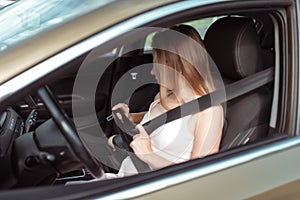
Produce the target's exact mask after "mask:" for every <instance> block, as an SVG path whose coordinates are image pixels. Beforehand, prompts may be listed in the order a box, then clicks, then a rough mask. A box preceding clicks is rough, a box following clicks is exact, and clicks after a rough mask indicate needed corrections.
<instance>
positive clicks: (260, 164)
mask: <svg viewBox="0 0 300 200" xmlns="http://www.w3.org/2000/svg"><path fill="white" fill-rule="evenodd" d="M297 6H298V2H295V1H282V0H278V1H272V2H270V1H232V2H231V1H226V2H223V1H206V2H200V1H190V2H189V3H187V2H177V3H172V4H169V5H166V6H162V7H161V8H156V9H152V10H150V11H148V12H145V13H144V14H141V15H137V16H135V17H133V18H131V19H127V20H124V21H123V22H122V23H120V24H118V25H116V26H112V27H111V28H109V29H107V30H106V31H107V32H108V33H110V34H112V35H113V34H115V39H116V40H110V39H111V38H110V39H107V40H106V42H107V43H106V45H103V46H102V45H101V46H100V49H101V48H104V50H103V52H105V50H108V49H112V47H113V48H114V47H115V46H116V43H117V44H119V43H122V42H121V41H122V40H124V38H126V34H124V35H125V36H124V35H123V34H119V32H117V33H116V30H120V31H121V28H122V27H124V26H125V27H127V28H126V31H125V32H127V31H128V32H130V30H132V28H137V27H148V26H152V27H153V26H164V27H168V26H172V25H175V24H178V23H186V22H191V21H194V20H196V21H197V20H200V21H201V20H202V19H206V18H218V17H221V16H228V15H230V16H235V17H245V16H246V17H251V18H252V19H254V20H253V21H255V22H256V23H255V25H256V28H257V33H258V35H259V37H260V42H261V43H260V45H261V47H262V48H263V50H264V51H263V54H264V58H265V59H264V63H265V64H270V63H271V64H270V65H274V66H273V67H274V82H273V84H272V85H271V87H270V89H271V90H272V95H273V96H272V107H271V108H270V109H271V110H270V112H271V114H270V119H269V123H268V133H267V137H266V138H263V139H262V140H258V141H254V142H253V143H250V144H247V145H241V146H239V147H237V148H233V149H228V150H226V151H222V152H220V153H218V154H215V155H212V156H208V157H205V158H200V159H195V160H191V161H189V162H185V163H181V164H178V165H174V166H170V167H167V168H164V169H161V170H157V171H153V172H150V173H145V174H139V175H136V176H132V177H125V178H121V179H117V180H116V179H115V180H106V181H94V182H90V183H86V184H82V185H73V186H67V187H66V186H64V185H58V186H53V187H41V188H30V189H23V190H18V189H13V190H12V191H4V192H1V193H2V194H1V193H0V195H3V197H19V196H22V195H27V196H29V197H36V196H39V197H41V198H49V197H51V198H74V199H80V198H103V199H130V198H137V199H158V198H172V199H182V198H187V197H188V198H192V199H198V198H204V199H220V198H222V199H224V198H225V199H244V198H253V199H260V198H264V197H265V198H267V197H268V195H274V194H275V195H276V194H278V193H277V191H276V188H278V187H279V189H282V188H285V187H289V188H290V189H292V190H293V189H294V190H293V192H289V194H286V193H282V194H284V195H291V196H292V197H297V195H299V193H297V191H296V190H295V189H296V188H297V187H295V186H294V185H290V183H294V184H295V185H298V184H299V173H298V169H299V167H300V166H299V163H300V162H299V154H298V152H299V142H300V140H299V136H298V135H299V130H300V129H299V124H300V123H299V111H298V109H297V107H298V103H299V99H298V96H299V95H298V92H299V88H298V87H299V86H298V82H299V77H298V76H299V74H298V73H297V72H298V68H299V66H298V64H299V55H298V53H299V51H298V48H299V39H298V38H297V37H298V34H297V33H298V22H297V16H298V9H299V8H298V7H297ZM261 16H267V17H268V18H267V19H266V20H262V21H260V20H259V19H260V17H261ZM145 19H146V20H145ZM261 23H266V24H261ZM268 23H271V24H268ZM269 26H270V27H271V28H270V27H269ZM266 30H272V32H267V31H266ZM107 32H99V33H98V34H99V35H98V36H99V37H100V38H102V39H103V38H105V37H104V36H105V34H107ZM270 33H273V34H274V36H273V37H271V38H269V37H267V36H268V34H270ZM101 36H102V37H101ZM117 36H118V37H117ZM220 37H222V36H220ZM113 38H114V37H113ZM89 39H90V38H88V39H87V41H88V40H89ZM268 40H271V42H270V43H271V45H269V41H268ZM102 42H103V41H101V42H99V43H101V44H103V43H102ZM117 46H119V45H117ZM146 52H147V51H143V53H144V54H146ZM134 57H135V56H133V58H134ZM64 67H65V66H63V67H62V68H64ZM57 73H58V74H59V72H57ZM60 73H61V72H60ZM71 79H72V78H71ZM59 85H60V84H59ZM55 87H58V86H55ZM241 88H243V87H242V86H241ZM253 106H255V105H253ZM106 111H107V110H106ZM106 114H107V112H106ZM106 114H105V115H106ZM95 148H96V147H95ZM94 150H95V149H93V148H91V151H94ZM95 151H96V150H95ZM97 153H98V152H97ZM280 186H282V187H280ZM272 189H273V190H272ZM274 189H275V190H274ZM268 191H269V192H268ZM273 192H274V193H273ZM294 192H295V193H294ZM264 194H265V195H266V196H263V195H264ZM259 195H262V196H259ZM273 197H274V196H273Z"/></svg>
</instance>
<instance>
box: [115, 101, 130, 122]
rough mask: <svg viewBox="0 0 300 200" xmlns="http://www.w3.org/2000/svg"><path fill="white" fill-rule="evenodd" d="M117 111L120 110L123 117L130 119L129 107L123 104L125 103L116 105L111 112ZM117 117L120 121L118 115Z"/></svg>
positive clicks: (120, 117)
mask: <svg viewBox="0 0 300 200" xmlns="http://www.w3.org/2000/svg"><path fill="white" fill-rule="evenodd" d="M117 109H122V110H123V112H124V114H125V116H126V117H128V118H129V119H130V115H129V107H128V105H127V104H125V103H118V104H117V105H115V106H114V107H113V108H112V110H117ZM117 117H118V118H119V119H120V120H122V116H121V115H120V114H119V113H117Z"/></svg>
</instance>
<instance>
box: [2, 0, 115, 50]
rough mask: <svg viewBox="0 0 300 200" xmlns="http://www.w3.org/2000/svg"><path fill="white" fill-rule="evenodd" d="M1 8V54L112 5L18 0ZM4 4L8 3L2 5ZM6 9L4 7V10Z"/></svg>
mask: <svg viewBox="0 0 300 200" xmlns="http://www.w3.org/2000/svg"><path fill="white" fill-rule="evenodd" d="M0 2H2V3H3V5H2V9H1V7H0V9H1V10H0V54H1V53H2V52H4V51H6V50H7V49H9V48H11V47H13V46H15V45H17V44H19V43H21V42H23V41H25V40H27V39H30V38H32V37H34V36H35V35H37V34H39V33H41V32H43V31H45V30H48V29H51V28H53V27H55V26H57V25H60V24H62V23H65V22H67V21H70V20H71V19H73V18H75V17H77V16H80V15H83V14H85V13H88V12H90V11H91V10H94V9H96V8H99V7H101V6H104V5H106V4H108V3H111V2H112V0H101V1H95V0H84V1H83V0H20V1H16V2H15V3H13V2H12V1H9V2H4V1H3V0H0ZM5 3H7V4H5ZM5 6H6V7H5Z"/></svg>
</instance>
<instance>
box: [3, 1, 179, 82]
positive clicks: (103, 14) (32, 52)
mask: <svg viewBox="0 0 300 200" xmlns="http://www.w3.org/2000/svg"><path fill="white" fill-rule="evenodd" d="M172 2H176V0H152V1H139V0H122V1H114V2H112V3H110V4H108V5H107V6H104V7H100V8H98V9H96V10H94V11H92V12H90V13H88V14H85V15H83V16H80V17H78V18H75V19H74V20H72V21H70V22H67V23H66V24H64V25H63V26H58V27H56V28H53V29H52V30H49V31H47V32H45V33H43V34H40V35H38V36H36V37H34V38H32V39H30V40H28V41H26V42H24V43H23V44H20V45H18V46H16V47H14V48H11V49H9V50H7V51H6V52H4V53H3V54H1V55H0V63H1V67H0V84H2V83H4V82H6V81H7V80H9V79H11V78H13V77H15V76H16V75H18V74H20V73H22V72H23V71H26V70H27V69H29V68H31V67H33V66H34V65H36V64H38V63H40V62H42V61H44V60H46V59H47V58H49V57H51V56H53V55H55V54H56V53H58V52H60V51H62V50H64V49H66V48H68V47H70V46H72V45H74V44H76V43H78V42H80V41H82V40H84V39H85V38H88V37H89V36H92V35H93V34H96V33H97V32H100V31H102V30H105V29H106V28H108V27H111V26H113V25H114V24H117V23H119V22H121V21H124V20H125V19H128V18H130V17H133V16H135V15H138V14H141V13H143V12H146V11H148V10H151V9H154V8H157V7H161V6H163V5H167V4H169V3H172ZM132 5H134V6H132ZM58 38H59V40H58Z"/></svg>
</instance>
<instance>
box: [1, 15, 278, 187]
mask: <svg viewBox="0 0 300 200" xmlns="http://www.w3.org/2000/svg"><path fill="white" fill-rule="evenodd" d="M199 21H200V22H207V21H209V24H208V25H206V26H205V28H204V29H205V31H204V33H202V32H201V31H202V30H200V29H201V28H203V27H202V26H195V25H194V24H197V23H198V22H199ZM192 22H193V23H192ZM194 22H197V23H194ZM179 23H185V24H189V25H191V26H195V28H196V29H197V30H199V33H200V35H201V37H202V39H203V41H204V44H205V47H206V49H207V51H208V53H209V55H210V57H211V60H212V62H214V64H215V65H216V66H217V69H218V72H217V73H219V74H220V75H221V77H222V81H223V83H221V85H223V86H224V87H225V88H226V86H228V85H230V84H232V83H235V82H237V81H239V80H242V79H245V78H247V77H250V76H252V75H253V76H252V77H255V75H256V74H257V73H258V72H261V71H264V70H266V69H270V68H272V70H273V68H274V67H275V64H276V63H275V39H274V32H275V31H274V26H273V23H274V20H273V19H272V17H271V15H270V13H267V12H259V11H257V12H251V13H244V12H242V13H236V14H234V15H233V14H230V15H229V14H224V13H222V15H220V16H213V17H210V16H206V17H199V16H190V17H189V18H187V19H184V20H183V19H180V20H176V18H175V20H172V21H170V22H168V23H165V24H164V25H165V26H166V27H168V26H173V25H175V24H179ZM202 24H203V23H202ZM159 25H161V24H157V26H159ZM132 34H135V33H130V34H128V35H124V36H122V38H119V39H118V40H116V42H115V43H113V44H107V45H108V46H109V47H110V48H109V49H108V48H106V49H105V48H103V47H99V49H95V50H93V52H88V53H86V54H84V55H81V56H79V57H77V58H76V59H74V60H72V61H71V62H69V63H67V64H65V65H64V66H63V67H62V68H61V70H59V71H58V72H54V73H53V74H52V75H51V76H49V77H50V78H49V77H48V78H45V79H44V80H43V82H47V86H46V87H42V89H39V90H37V91H35V92H30V93H29V92H27V95H26V97H25V98H22V99H18V101H16V103H15V104H14V105H12V106H11V107H9V108H7V109H6V111H5V112H3V113H2V114H1V115H0V131H1V135H0V150H1V151H0V157H1V166H6V169H7V170H6V173H5V174H3V173H1V174H0V176H1V179H2V180H4V181H2V184H1V186H0V187H1V188H5V189H7V188H19V187H25V186H35V185H51V184H65V183H66V182H68V181H77V180H90V179H93V176H92V175H95V173H101V172H98V171H97V170H98V169H95V168H97V167H95V166H94V165H96V164H95V163H97V164H99V165H101V168H102V170H103V171H104V172H111V173H117V172H118V168H119V167H120V165H121V162H122V160H123V159H124V158H125V157H126V155H127V154H126V153H124V151H122V150H121V151H113V150H112V149H111V148H110V147H109V146H107V145H106V143H107V138H109V137H110V136H111V135H113V134H116V133H118V132H119V131H120V130H119V128H118V126H117V125H116V123H115V122H114V120H113V118H112V110H111V108H112V106H113V105H115V104H116V103H119V102H125V103H128V105H129V107H130V109H131V112H142V111H146V110H148V107H149V105H150V103H151V102H152V101H153V99H154V98H155V96H156V95H157V93H158V92H159V85H158V84H156V83H155V80H154V78H153V77H152V76H151V75H150V70H151V68H152V65H151V63H152V59H153V58H152V51H151V48H150V49H149V48H146V45H147V42H148V39H149V37H150V36H151V35H153V31H152V32H151V31H144V32H143V31H142V32H139V37H134V39H132V37H131V36H132ZM128 38H131V39H128ZM148 43H149V42H148ZM150 43H151V42H150ZM148 45H149V44H148ZM104 46H105V45H104ZM141 46H142V47H143V48H140V47H141ZM103 49H104V50H103ZM132 49H133V50H132ZM102 66H107V67H106V68H103V67H102ZM143 67H144V68H143ZM83 69H84V70H83ZM80 70H82V71H80ZM99 71H101V74H102V76H100V77H99V73H100V72H99ZM79 72H81V73H79ZM213 73H214V72H213ZM78 74H80V76H78ZM121 79H123V80H124V81H125V82H126V84H122V83H120V80H121ZM271 79H272V80H273V77H272V78H271ZM253 80H256V79H253ZM77 81H79V83H84V85H85V86H84V88H83V89H82V90H81V91H82V93H76V90H74V86H75V85H76V84H77ZM94 83H97V85H96V87H95V89H94V90H92V89H91V90H92V92H94V95H90V91H89V85H90V84H94ZM253 84H254V83H253ZM87 87H88V88H87ZM116 87H118V89H117V90H116ZM245 87H246V86H245V85H241V86H240V88H241V89H240V90H242V91H243V88H245ZM129 88H133V89H129ZM273 91H274V82H273V81H269V82H268V83H267V84H265V85H264V86H260V87H259V88H257V89H254V90H252V91H250V92H244V94H242V95H239V96H237V97H234V98H232V100H230V101H226V102H222V105H223V106H224V108H225V110H226V111H225V116H224V119H225V120H224V128H223V134H222V140H221V147H220V151H221V152H224V151H228V150H231V149H238V148H239V147H241V146H245V145H251V144H253V143H257V142H259V141H262V140H266V139H269V138H271V137H274V134H273V132H274V129H275V127H273V125H272V124H271V122H270V121H271V116H272V112H273V111H272V102H273V98H274V95H273ZM233 93H234V92H233ZM49 99H52V100H51V101H48V100H49ZM53 102H54V103H53ZM51 103H52V104H51ZM51 105H52V106H51ZM51 110H52V111H51ZM74 110H76V113H74ZM94 111H95V113H96V120H95V119H94V118H93V116H94ZM54 115H57V117H56V118H55V117H54ZM61 116H67V117H65V118H64V117H62V118H60V117H61ZM53 118H55V119H53ZM60 119H61V120H62V121H64V120H66V121H68V120H70V119H71V122H70V124H73V123H74V122H76V121H77V122H78V123H75V124H76V128H77V130H72V131H73V132H74V131H75V132H76V131H77V132H78V133H79V134H80V138H81V139H83V140H84V143H89V144H88V145H87V144H84V145H83V144H82V143H81V142H78V139H79V137H77V138H72V137H70V138H68V137H69V136H68V134H61V133H60V132H62V131H61V129H60V128H57V127H55V126H59V125H57V123H59V120H60ZM99 125H100V127H101V129H97V128H96V127H98V126H99ZM70 127H71V128H70ZM70 127H69V129H72V126H70ZM72 131H71V132H72ZM96 131H99V132H98V133H95V132H96ZM29 134H31V136H30V138H31V139H28V138H29V136H28V138H25V137H24V135H29ZM49 134H51V137H50V136H49ZM84 135H86V136H87V135H91V138H89V137H87V138H85V136H84ZM22 138H25V139H22ZM70 140H71V141H75V142H74V143H76V144H78V143H79V147H78V146H77V147H74V145H73V144H70ZM92 140H97V142H95V141H92ZM33 142H36V144H33ZM101 144H102V146H101ZM30 145H32V146H34V148H35V150H32V149H31V150H32V151H34V152H39V153H38V156H36V155H31V154H30V153H29V151H25V150H24V149H26V148H27V147H28V146H30ZM85 145H86V146H87V147H86V146H85ZM74 148H75V149H77V150H78V151H76V152H78V154H77V156H76V155H74V153H72V150H73V152H74ZM78 148H79V149H78ZM80 148H81V149H80ZM82 149H85V150H82ZM86 149H88V150H86ZM81 150H82V151H83V152H84V153H83V154H84V155H83V156H82V157H80V155H79V154H81ZM85 151H86V152H85ZM91 152H92V153H91ZM28 154H30V156H28ZM57 154H60V156H61V157H59V156H58V157H59V159H54V158H53V155H57ZM62 154H64V155H62ZM99 154H101V155H99ZM78 155H79V158H78ZM91 155H94V156H95V157H96V158H92V157H93V156H91ZM211 156H214V155H211ZM55 157H57V156H55ZM82 159H86V161H85V165H83V164H82ZM200 159H201V158H200ZM23 160H25V161H26V162H25V164H24V163H22V161H23ZM91 160H92V161H91ZM45 162H50V163H51V164H45ZM2 163H9V164H3V165H2ZM86 163H90V164H86ZM86 165H88V166H89V167H88V168H89V169H86ZM91 168H93V169H95V170H94V171H93V172H92V173H91V172H90V169H91ZM29 177H30V178H29Z"/></svg>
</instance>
